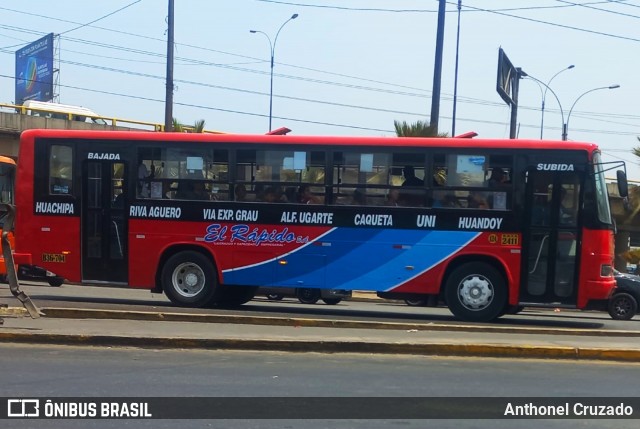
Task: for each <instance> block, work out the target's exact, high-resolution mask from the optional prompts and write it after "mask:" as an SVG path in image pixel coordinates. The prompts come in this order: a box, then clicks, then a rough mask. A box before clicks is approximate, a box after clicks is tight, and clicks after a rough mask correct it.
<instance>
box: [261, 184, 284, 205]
mask: <svg viewBox="0 0 640 429" xmlns="http://www.w3.org/2000/svg"><path fill="white" fill-rule="evenodd" d="M279 199H280V197H279V196H278V191H277V189H276V188H275V187H273V186H267V188H266V189H265V190H264V194H263V195H262V201H263V202H265V203H277V202H279Z"/></svg>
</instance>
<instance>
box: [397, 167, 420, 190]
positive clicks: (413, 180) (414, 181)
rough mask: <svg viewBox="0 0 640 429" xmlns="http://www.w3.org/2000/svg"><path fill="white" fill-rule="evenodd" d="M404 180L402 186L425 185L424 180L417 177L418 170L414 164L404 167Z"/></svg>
mask: <svg viewBox="0 0 640 429" xmlns="http://www.w3.org/2000/svg"><path fill="white" fill-rule="evenodd" d="M402 175H403V176H404V182H402V186H424V181H423V180H422V179H419V178H417V177H416V172H415V170H414V168H413V166H412V165H407V166H405V167H404V168H403V169H402Z"/></svg>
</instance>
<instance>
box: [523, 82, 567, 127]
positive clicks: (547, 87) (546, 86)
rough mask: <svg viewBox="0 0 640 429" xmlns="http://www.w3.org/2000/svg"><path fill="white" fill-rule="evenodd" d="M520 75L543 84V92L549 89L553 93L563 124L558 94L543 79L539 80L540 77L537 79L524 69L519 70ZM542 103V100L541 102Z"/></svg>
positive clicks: (562, 112)
mask: <svg viewBox="0 0 640 429" xmlns="http://www.w3.org/2000/svg"><path fill="white" fill-rule="evenodd" d="M520 75H521V76H522V77H528V78H529V79H531V80H533V81H535V82H537V83H538V84H540V85H542V86H544V87H545V88H546V89H545V93H546V91H547V90H549V91H551V94H553V96H554V97H555V99H556V101H557V102H558V107H559V108H560V117H561V118H562V125H563V126H564V111H563V110H562V103H560V99H559V98H558V95H557V94H556V93H555V91H554V90H553V89H551V87H550V86H549V85H547V84H546V83H544V82H543V81H541V80H540V79H537V78H535V77H533V76H531V75H530V74H527V73H526V72H525V71H524V70H520ZM551 79H553V78H551ZM549 82H551V81H549ZM544 98H545V95H543V96H542V99H543V100H544ZM542 103H543V105H544V101H543V102H542Z"/></svg>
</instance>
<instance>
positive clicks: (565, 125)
mask: <svg viewBox="0 0 640 429" xmlns="http://www.w3.org/2000/svg"><path fill="white" fill-rule="evenodd" d="M616 88H620V85H618V84H615V85H610V86H601V87H599V88H593V89H590V90H589V91H587V92H584V93H582V94H581V95H580V96H579V97H578V98H576V101H574V102H573V104H572V105H571V109H569V114H568V115H567V122H565V123H563V124H562V140H565V141H566V140H567V132H568V130H569V119H570V118H571V112H573V108H574V107H575V106H576V103H577V102H578V101H579V100H580V99H581V98H582V97H584V96H585V95H587V94H589V93H591V92H594V91H599V90H601V89H616Z"/></svg>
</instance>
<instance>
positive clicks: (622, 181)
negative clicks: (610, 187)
mask: <svg viewBox="0 0 640 429" xmlns="http://www.w3.org/2000/svg"><path fill="white" fill-rule="evenodd" d="M616 177H617V179H618V194H620V196H621V197H622V198H626V197H628V196H629V184H628V183H627V175H626V174H625V172H624V171H622V170H618V171H616Z"/></svg>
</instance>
